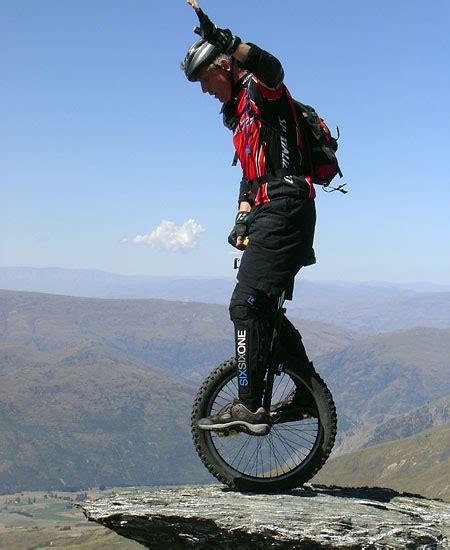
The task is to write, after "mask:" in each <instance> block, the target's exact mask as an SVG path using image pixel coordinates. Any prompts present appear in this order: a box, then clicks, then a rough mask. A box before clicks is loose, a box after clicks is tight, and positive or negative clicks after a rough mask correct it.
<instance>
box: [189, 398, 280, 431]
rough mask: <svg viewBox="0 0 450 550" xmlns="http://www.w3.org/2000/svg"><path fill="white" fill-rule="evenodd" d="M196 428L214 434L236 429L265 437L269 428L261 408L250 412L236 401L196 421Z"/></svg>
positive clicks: (267, 418)
mask: <svg viewBox="0 0 450 550" xmlns="http://www.w3.org/2000/svg"><path fill="white" fill-rule="evenodd" d="M197 427H198V428H199V429H200V430H210V431H216V432H223V431H226V430H229V429H238V430H240V431H244V432H246V433H249V434H252V435H266V434H267V433H268V432H269V428H270V427H269V415H268V414H267V413H266V411H265V410H264V409H263V408H262V407H259V409H258V410H257V411H256V412H251V411H249V410H248V409H247V407H246V406H245V405H243V404H242V403H241V402H240V401H238V400H237V399H235V400H234V401H233V403H228V405H225V407H223V409H221V410H220V411H219V412H218V413H217V414H213V415H211V416H208V417H206V418H201V419H200V420H198V421H197Z"/></svg>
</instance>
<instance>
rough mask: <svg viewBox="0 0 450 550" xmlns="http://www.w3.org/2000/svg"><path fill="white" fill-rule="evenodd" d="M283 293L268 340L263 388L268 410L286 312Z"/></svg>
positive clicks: (268, 409)
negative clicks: (268, 347)
mask: <svg viewBox="0 0 450 550" xmlns="http://www.w3.org/2000/svg"><path fill="white" fill-rule="evenodd" d="M284 297H285V293H284V292H283V293H282V294H281V296H280V298H279V299H278V309H277V311H276V313H275V322H274V328H273V333H272V340H271V342H270V351H269V360H268V368H267V375H266V384H265V390H264V398H263V407H264V408H265V409H266V411H270V405H271V401H272V391H273V383H274V380H275V372H276V370H277V368H278V348H279V342H280V339H279V335H280V331H281V325H282V323H283V317H284V314H285V313H286V309H285V308H284V307H283V305H284Z"/></svg>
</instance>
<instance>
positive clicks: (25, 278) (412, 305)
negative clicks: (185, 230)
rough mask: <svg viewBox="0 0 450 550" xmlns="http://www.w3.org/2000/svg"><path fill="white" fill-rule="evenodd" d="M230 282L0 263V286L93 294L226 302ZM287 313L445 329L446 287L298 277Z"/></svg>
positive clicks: (449, 299)
mask: <svg viewBox="0 0 450 550" xmlns="http://www.w3.org/2000/svg"><path fill="white" fill-rule="evenodd" d="M234 284H235V280H234V279H233V278H232V277H230V278H208V277H197V278H195V277H182V276H180V277H152V276H125V275H117V274H114V273H107V272H104V271H98V270H87V269H86V270H83V269H78V270H76V269H60V268H28V267H0V288H3V289H7V290H16V291H33V292H45V293H51V294H63V295H71V296H86V297H97V298H122V299H146V298H160V299H166V300H174V301H190V302H201V303H214V304H228V301H229V298H230V295H231V292H232V289H233V286H234ZM296 285H297V287H296V292H295V297H294V302H293V303H292V304H289V310H290V312H291V315H293V316H297V317H301V318H303V319H311V320H316V321H321V322H330V321H332V322H333V324H335V325H339V326H342V327H345V328H348V329H352V330H358V331H372V332H387V331H392V330H398V329H406V328H413V327H416V326H426V327H435V328H450V285H434V284H426V283H422V284H416V285H398V284H387V283H386V284H381V283H359V284H358V283H333V282H329V283H326V282H313V281H309V280H305V279H303V278H302V276H299V277H298V280H297V283H296Z"/></svg>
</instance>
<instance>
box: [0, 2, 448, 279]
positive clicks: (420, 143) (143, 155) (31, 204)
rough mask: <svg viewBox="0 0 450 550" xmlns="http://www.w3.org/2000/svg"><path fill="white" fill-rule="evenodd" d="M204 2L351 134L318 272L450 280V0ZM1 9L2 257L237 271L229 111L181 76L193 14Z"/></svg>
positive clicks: (324, 212)
mask: <svg viewBox="0 0 450 550" xmlns="http://www.w3.org/2000/svg"><path fill="white" fill-rule="evenodd" d="M201 5H202V7H203V8H204V10H205V11H206V12H207V13H208V14H209V15H210V17H211V18H212V19H213V20H214V21H215V22H216V23H217V24H218V25H220V26H226V27H229V28H231V29H232V30H233V32H234V33H236V34H238V35H239V36H241V37H242V38H243V39H244V40H247V41H251V42H255V43H257V44H258V45H260V46H261V47H263V48H265V49H267V50H268V51H270V52H272V53H273V54H275V55H276V56H277V57H279V59H280V60H281V62H282V63H283V65H284V69H285V75H286V78H285V82H286V84H287V85H288V87H289V88H290V90H291V92H292V94H293V95H294V96H295V97H296V98H298V99H301V100H303V101H304V102H306V103H310V104H313V105H314V106H315V107H316V108H317V110H318V111H319V112H320V114H321V115H322V116H323V117H324V118H325V119H326V121H327V122H328V124H329V126H330V127H335V126H336V125H339V127H340V131H341V141H340V151H339V153H340V156H339V158H340V162H341V166H342V169H343V171H344V175H345V179H344V181H345V182H347V185H348V187H349V188H350V193H349V194H347V195H345V196H343V195H341V194H337V193H332V194H326V193H323V192H322V191H321V189H318V199H317V209H318V225H317V232H316V242H315V248H316V253H317V258H318V263H317V265H316V266H313V267H310V268H308V269H307V270H305V274H304V275H305V277H306V278H308V279H313V280H314V279H316V280H327V279H328V280H344V281H393V282H415V281H424V280H426V281H432V282H437V283H449V282H450V254H449V253H448V244H446V243H447V242H448V240H449V236H450V220H449V203H450V201H449V199H450V182H449V179H450V175H449V174H450V155H449V152H448V150H447V149H448V141H449V134H450V116H449V112H450V109H449V89H450V71H449V59H450V55H449V53H450V49H449V42H450V39H449V36H450V33H449V29H450V3H449V2H448V1H447V0H432V1H430V2H428V3H425V2H423V1H420V2H419V1H415V0H409V1H406V0H398V1H396V2H392V1H390V2H389V1H387V0H381V1H378V2H360V1H359V2H357V1H353V0H342V1H341V2H329V1H324V2H300V1H298V0H297V1H294V0H287V1H283V2H280V1H277V2H276V1H275V0H273V1H272V0H266V1H261V0H259V1H257V0H248V1H247V2H241V1H238V0H228V1H227V2H213V1H211V0H209V1H207V0H205V1H204V2H203V3H201ZM281 6H282V9H281ZM1 12H2V16H1V19H0V52H1V53H0V68H1V71H0V75H1V76H0V79H1V80H0V82H1V84H0V120H1V128H2V132H1V134H0V188H1V196H2V206H3V207H2V215H1V217H0V231H1V236H2V239H1V243H0V266H35V267H50V266H59V267H69V268H96V269H103V270H107V271H113V272H118V273H130V274H155V275H164V274H167V275H218V276H231V275H232V269H231V265H232V258H233V255H234V254H233V249H232V248H231V247H229V245H228V244H227V235H228V233H229V231H230V229H231V227H232V225H233V220H234V216H235V210H236V205H237V202H236V201H237V192H238V184H239V180H240V170H239V168H233V167H231V160H232V156H233V148H232V143H231V134H230V133H229V132H228V131H227V130H226V129H225V128H224V127H223V126H222V121H221V117H220V115H219V110H220V104H219V103H217V101H216V100H214V98H211V97H209V96H205V95H203V94H201V92H200V89H199V86H198V84H191V83H188V82H187V81H186V80H185V78H184V75H183V73H182V72H181V71H180V69H179V64H180V61H181V59H182V58H183V57H184V54H185V52H186V50H187V48H188V46H189V45H190V44H191V42H193V41H194V40H195V38H196V36H195V35H194V34H193V33H192V27H193V26H194V25H195V23H196V20H195V17H194V13H193V11H192V9H191V8H190V7H189V6H188V5H187V4H186V3H185V2H184V0H176V1H173V0H172V1H169V2H165V3H160V2H156V1H152V0H145V1H144V0H132V1H129V2H123V1H118V0H90V1H86V0H77V1H75V0H71V1H69V0H42V1H41V2H33V1H32V0H28V1H24V0H14V1H12V0H3V1H2V2H1ZM162 221H165V224H163V225H162V226H161V222H162ZM158 228H159V229H158ZM180 228H181V229H184V233H183V235H184V237H185V241H184V242H185V243H188V244H189V243H193V247H192V248H185V249H180V246H177V243H178V241H177V239H176V238H174V235H173V233H174V232H175V233H176V232H177V231H178V233H176V235H179V230H180ZM157 229H158V231H159V233H158V231H156V230H157ZM161 235H162V236H163V237H164V240H163V243H165V245H170V246H171V248H170V249H168V250H161V249H160V248H158V243H160V242H161V241H160V240H159V237H161ZM176 235H175V236H176ZM137 236H140V239H139V238H138V239H137V241H140V244H135V242H134V241H136V237H137ZM170 243H171V244H170Z"/></svg>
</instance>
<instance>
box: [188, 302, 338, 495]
mask: <svg viewBox="0 0 450 550" xmlns="http://www.w3.org/2000/svg"><path fill="white" fill-rule="evenodd" d="M283 304H284V296H282V297H281V298H280V300H279V304H278V310H277V314H276V320H275V326H274V331H273V336H272V342H271V350H270V354H269V361H268V368H267V373H266V377H265V391H264V398H263V405H264V408H265V409H266V410H267V411H270V428H269V431H268V433H267V434H266V435H262V436H256V435H250V434H248V433H245V432H244V431H242V430H239V429H228V430H224V431H206V430H201V429H198V428H197V420H199V419H200V418H203V417H205V416H209V415H211V414H216V413H217V412H218V411H219V410H220V409H221V408H222V407H223V406H224V405H226V404H227V403H229V402H230V401H233V399H234V398H237V396H238V380H237V369H236V360H235V358H234V357H233V358H231V359H229V360H228V361H225V362H224V363H222V364H220V365H219V366H218V367H217V368H216V369H215V370H213V371H212V372H211V373H210V375H209V376H208V377H207V378H206V380H205V381H204V382H203V384H202V385H201V387H200V389H199V391H198V393H197V396H196V398H195V400H194V405H193V409H192V416H191V422H192V423H191V428H192V436H193V440H194V444H195V448H196V451H197V453H198V455H199V457H200V459H201V460H202V462H203V464H204V465H205V466H206V467H207V468H208V470H209V471H210V472H211V473H212V474H213V475H214V476H215V477H216V478H217V479H218V480H219V481H221V482H222V483H225V484H226V485H227V486H228V487H229V488H231V489H233V490H236V491H244V492H257V493H266V492H267V493H269V492H278V491H286V490H289V489H293V488H295V487H299V486H301V485H303V484H304V483H306V482H307V481H308V480H310V479H311V478H312V477H313V476H314V475H315V474H316V473H317V472H318V471H319V470H320V468H322V466H323V465H324V464H325V462H326V460H327V458H328V457H329V455H330V453H331V450H332V448H333V445H334V440H335V437H336V429H337V417H336V408H335V405H334V402H333V397H332V395H331V393H330V391H329V389H328V388H327V386H326V384H325V382H324V381H323V380H322V378H321V377H320V376H319V375H318V374H317V372H316V371H315V370H314V367H313V366H312V364H307V365H304V364H302V365H300V364H299V363H298V362H296V360H295V358H293V357H292V356H290V355H289V354H288V353H287V352H286V351H285V350H284V349H283V348H282V346H281V345H280V338H279V335H280V330H281V326H282V324H283V317H284V314H285V312H286V310H285V309H284V307H283ZM295 392H297V395H300V396H301V403H303V405H302V404H300V405H299V406H298V407H297V408H295V409H292V410H289V407H288V406H287V407H285V405H284V404H286V403H289V399H290V398H291V397H292V396H293V395H294V394H295Z"/></svg>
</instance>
